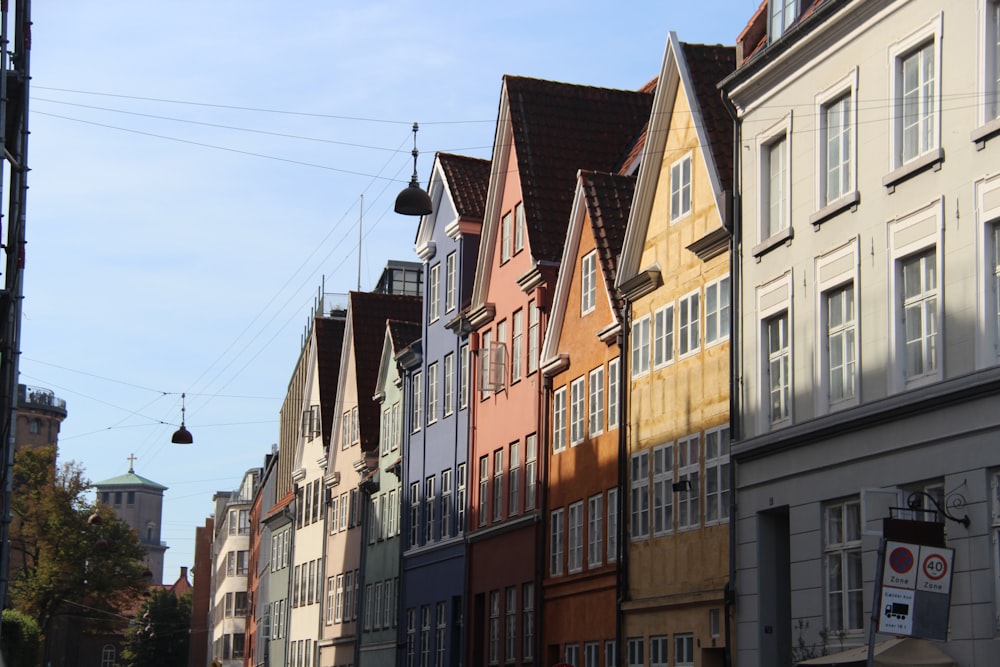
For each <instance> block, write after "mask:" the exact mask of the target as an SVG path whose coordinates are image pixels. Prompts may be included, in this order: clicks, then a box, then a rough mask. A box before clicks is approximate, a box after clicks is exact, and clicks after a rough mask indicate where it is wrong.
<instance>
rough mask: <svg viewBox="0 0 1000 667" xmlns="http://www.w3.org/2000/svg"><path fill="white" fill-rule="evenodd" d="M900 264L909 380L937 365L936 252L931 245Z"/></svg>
mask: <svg viewBox="0 0 1000 667" xmlns="http://www.w3.org/2000/svg"><path fill="white" fill-rule="evenodd" d="M901 264H902V266H901V270H902V279H903V294H902V297H903V304H902V305H903V313H902V314H903V329H904V331H905V333H906V378H907V380H910V379H913V378H918V377H920V376H923V375H927V374H930V373H933V372H935V371H936V370H937V367H938V340H937V338H938V335H937V332H938V323H937V317H938V305H937V304H938V298H937V295H938V287H937V252H936V250H934V249H932V250H929V251H926V252H924V253H922V254H919V255H916V256H913V257H908V258H906V259H904V260H903V261H902V262H901Z"/></svg>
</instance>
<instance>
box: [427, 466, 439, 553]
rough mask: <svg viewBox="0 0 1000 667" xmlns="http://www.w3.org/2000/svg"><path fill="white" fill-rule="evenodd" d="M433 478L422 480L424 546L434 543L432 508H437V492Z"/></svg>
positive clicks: (433, 513)
mask: <svg viewBox="0 0 1000 667" xmlns="http://www.w3.org/2000/svg"><path fill="white" fill-rule="evenodd" d="M435 481H436V480H435V479H434V476H433V475H432V476H430V477H428V478H427V479H426V480H424V544H430V543H431V542H433V541H434V515H435V512H434V508H435V507H436V506H437V492H436V490H435V486H436V484H435Z"/></svg>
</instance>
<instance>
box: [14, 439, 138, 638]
mask: <svg viewBox="0 0 1000 667" xmlns="http://www.w3.org/2000/svg"><path fill="white" fill-rule="evenodd" d="M90 489H91V484H90V481H89V480H87V479H86V478H85V477H84V475H83V469H82V468H81V467H80V466H79V465H78V464H76V463H74V462H72V461H71V462H68V463H65V464H63V465H62V466H59V467H57V466H56V450H55V447H39V448H24V449H22V450H20V451H18V452H17V455H16V456H15V459H14V479H13V493H12V499H11V510H12V514H13V521H12V524H11V529H10V544H11V562H10V579H11V592H10V597H11V602H12V604H13V607H14V608H15V609H18V610H19V611H21V612H23V613H25V614H27V615H28V616H31V617H32V618H35V619H36V620H37V621H38V625H39V626H40V627H41V629H42V632H43V633H45V632H47V630H48V628H49V623H50V622H51V620H52V619H53V618H55V617H56V616H58V615H60V614H66V613H71V614H81V613H82V614H84V615H86V616H88V617H89V618H92V619H94V620H95V621H97V622H98V623H99V622H100V621H101V620H102V619H108V620H109V621H111V620H112V619H115V618H116V617H117V615H118V613H119V610H121V609H123V608H125V607H127V606H129V603H133V604H134V601H135V600H137V599H138V597H139V595H140V594H141V593H142V592H143V591H144V590H146V588H147V586H148V584H149V580H148V577H145V576H143V574H144V572H145V570H146V566H145V565H144V563H143V557H144V556H145V549H144V548H143V547H142V546H141V545H140V544H139V538H138V536H137V535H136V533H135V531H133V530H132V529H131V528H130V527H129V526H128V524H126V523H125V522H123V521H121V520H120V519H118V518H117V517H116V516H115V514H114V511H113V510H112V509H111V508H109V507H106V506H95V505H93V504H89V503H88V502H87V500H86V497H85V496H86V493H87V492H88V491H89V490H90ZM92 516H95V517H99V519H94V520H91V518H90V517H92ZM94 612H107V613H103V614H102V613H94Z"/></svg>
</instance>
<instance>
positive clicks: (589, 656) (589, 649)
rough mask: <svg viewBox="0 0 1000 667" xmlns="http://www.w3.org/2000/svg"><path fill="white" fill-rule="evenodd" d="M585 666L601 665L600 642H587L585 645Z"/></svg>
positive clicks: (594, 666) (598, 666) (595, 666)
mask: <svg viewBox="0 0 1000 667" xmlns="http://www.w3.org/2000/svg"><path fill="white" fill-rule="evenodd" d="M583 667H601V643H600V642H586V643H585V644H584V645H583ZM608 667H610V666H608Z"/></svg>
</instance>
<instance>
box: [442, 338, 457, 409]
mask: <svg viewBox="0 0 1000 667" xmlns="http://www.w3.org/2000/svg"><path fill="white" fill-rule="evenodd" d="M443 384H444V416H445V417H447V416H448V415H450V414H452V413H453V412H455V353H454V352H449V353H448V354H446V355H444V383H443Z"/></svg>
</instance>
